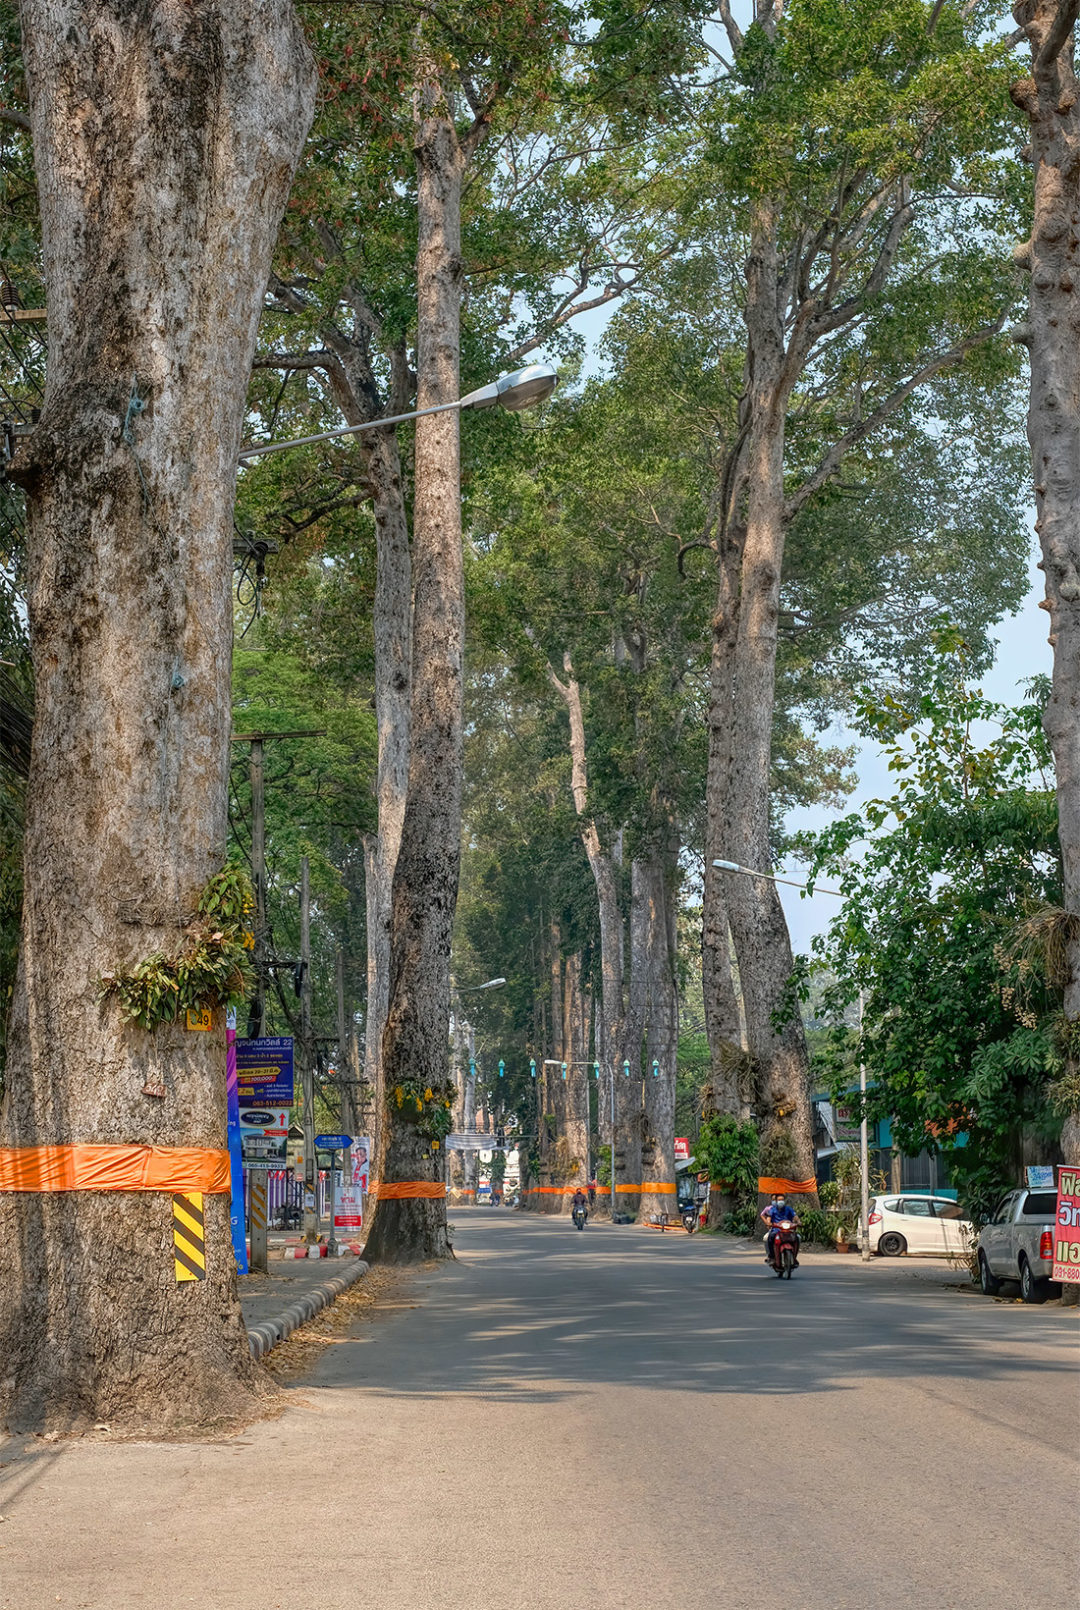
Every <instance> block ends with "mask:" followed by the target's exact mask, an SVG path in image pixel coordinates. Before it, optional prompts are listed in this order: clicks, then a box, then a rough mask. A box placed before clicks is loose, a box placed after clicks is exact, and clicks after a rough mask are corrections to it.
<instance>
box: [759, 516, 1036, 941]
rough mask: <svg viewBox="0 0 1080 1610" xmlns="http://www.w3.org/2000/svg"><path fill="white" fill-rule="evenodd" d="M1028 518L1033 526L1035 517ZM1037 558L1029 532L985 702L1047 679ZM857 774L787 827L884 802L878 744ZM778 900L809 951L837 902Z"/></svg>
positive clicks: (887, 788) (862, 755)
mask: <svg viewBox="0 0 1080 1610" xmlns="http://www.w3.org/2000/svg"><path fill="white" fill-rule="evenodd" d="M1031 518H1032V522H1034V518H1035V516H1034V513H1032V516H1031ZM1038 557H1039V555H1038V547H1037V543H1036V540H1035V536H1034V532H1033V533H1032V547H1031V556H1030V562H1029V579H1030V590H1029V592H1028V595H1027V597H1026V598H1025V600H1024V603H1023V607H1022V608H1021V609H1019V610H1018V611H1017V613H1016V614H1015V615H1010V616H1008V617H1006V619H1005V620H1003V621H1002V622H1001V624H1000V626H999V627H998V630H997V634H996V635H997V643H998V648H997V658H996V660H995V662H994V665H993V667H992V668H991V670H990V671H989V672H988V673H987V675H986V676H985V677H984V678H983V680H982V690H983V692H984V693H985V694H986V696H987V698H989V699H996V700H997V701H999V702H1000V703H1002V704H1017V703H1019V702H1020V700H1021V698H1022V697H1023V693H1022V690H1021V689H1020V687H1019V684H1020V683H1022V682H1024V681H1026V680H1027V678H1028V677H1031V676H1037V675H1038V674H1039V673H1040V672H1043V673H1045V674H1046V675H1049V674H1050V671H1051V669H1052V665H1051V660H1052V656H1051V652H1050V645H1049V643H1048V642H1047V632H1048V630H1049V624H1050V623H1049V616H1048V615H1047V613H1046V611H1045V610H1043V609H1040V608H1039V601H1040V599H1041V598H1042V597H1043V580H1042V574H1041V572H1040V571H1039V570H1037V569H1036V568H1035V565H1036V560H1037V559H1038ZM830 736H831V738H832V739H833V741H835V742H838V743H847V744H850V743H852V742H858V740H857V739H856V738H855V735H854V734H852V733H850V732H848V731H847V730H846V729H845V727H844V726H843V725H839V724H838V725H837V726H835V727H834V728H833V730H832V733H831V735H830ZM856 770H857V772H858V778H859V781H858V786H857V787H856V789H855V792H854V793H853V794H852V795H851V796H850V798H849V799H848V800H846V801H845V802H844V805H843V807H842V808H841V810H840V811H839V812H836V811H829V810H824V809H822V808H820V807H817V806H815V807H813V808H812V809H806V810H798V811H793V812H792V813H791V815H790V816H789V818H788V826H789V827H790V828H792V829H795V828H812V829H820V828H822V827H824V826H826V824H827V823H828V822H830V821H833V820H835V819H836V817H837V816H838V815H843V816H846V815H847V814H848V813H849V812H850V811H852V810H854V809H856V808H857V807H858V805H860V804H861V803H862V802H863V801H864V800H868V799H882V798H885V799H887V798H888V796H889V795H890V794H891V793H892V792H893V791H894V786H895V783H894V779H891V778H890V776H889V773H888V771H887V769H886V767H885V763H884V759H883V757H882V752H881V750H880V748H879V747H878V746H877V745H875V744H866V743H861V742H860V743H859V751H858V756H857V759H856ZM784 871H785V874H786V875H787V876H789V877H793V878H797V877H799V876H800V875H801V873H800V869H799V867H798V866H797V865H796V864H795V863H794V862H791V863H789V864H788V866H787V867H785V868H784ZM780 896H781V899H782V900H783V903H784V910H785V911H786V913H787V920H788V927H789V928H790V929H791V943H792V946H793V948H794V949H795V951H796V952H800V951H802V952H805V951H808V950H809V949H810V941H811V939H812V938H813V936H814V935H815V934H817V933H822V932H824V930H825V929H826V928H827V927H828V925H829V923H830V921H831V920H832V919H833V917H834V916H835V915H836V911H837V906H838V901H837V900H835V899H833V898H831V897H830V896H828V895H822V894H819V895H815V896H814V897H813V899H809V898H808V897H807V896H806V895H804V894H800V892H799V891H798V890H797V889H787V888H783V887H781V888H780Z"/></svg>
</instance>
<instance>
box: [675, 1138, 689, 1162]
mask: <svg viewBox="0 0 1080 1610" xmlns="http://www.w3.org/2000/svg"><path fill="white" fill-rule="evenodd" d="M675 1161H676V1162H677V1163H688V1162H689V1161H690V1140H689V1137H688V1136H686V1135H676V1136H675Z"/></svg>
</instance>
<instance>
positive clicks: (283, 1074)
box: [236, 1034, 293, 1107]
mask: <svg viewBox="0 0 1080 1610" xmlns="http://www.w3.org/2000/svg"><path fill="white" fill-rule="evenodd" d="M236 1079H237V1083H238V1084H239V1086H240V1105H241V1107H245V1106H246V1107H252V1106H255V1105H256V1104H259V1105H263V1104H265V1105H267V1106H271V1107H291V1106H292V1104H293V1039H292V1035H291V1034H282V1035H279V1036H278V1037H277V1038H276V1039H269V1040H237V1042H236Z"/></svg>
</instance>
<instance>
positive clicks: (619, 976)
mask: <svg viewBox="0 0 1080 1610" xmlns="http://www.w3.org/2000/svg"><path fill="white" fill-rule="evenodd" d="M563 669H564V672H565V675H566V681H565V682H563V681H561V680H560V679H559V677H558V676H556V674H555V672H554V670H553V669H552V668H551V667H550V666H549V667H548V677H549V680H550V682H551V684H552V686H553V687H554V688H555V690H556V692H558V693H559V694H560V696H561V697H562V699H563V700H564V702H565V704H566V710H567V715H568V716H569V720H570V763H571V791H572V793H573V798H574V810H575V811H576V813H577V818H578V825H579V831H580V834H581V842H582V844H583V845H584V847H585V854H586V856H587V857H588V861H589V867H590V870H591V871H592V875H593V882H594V884H595V885H596V899H597V906H598V908H599V918H600V978H601V995H600V1003H599V1009H598V1011H597V1024H596V1046H597V1057H598V1058H599V1061H600V1064H601V1068H602V1070H603V1076H606V1077H607V1078H613V1079H614V1081H615V1126H616V1134H615V1138H614V1141H613V1142H612V1143H611V1144H612V1158H613V1168H614V1172H615V1195H616V1211H618V1212H624V1213H635V1212H636V1211H637V1207H638V1201H639V1197H640V1192H641V1132H642V1106H641V1036H642V1030H643V1027H644V1010H645V987H646V986H645V972H644V956H645V935H646V931H647V930H646V927H645V924H644V920H643V918H644V910H643V901H644V893H643V890H642V889H641V887H640V886H639V883H638V882H637V881H635V880H636V879H637V869H636V868H635V869H632V874H631V884H632V892H631V914H630V934H631V952H630V954H631V977H630V981H629V984H630V987H629V990H627V987H626V977H625V974H626V967H625V944H624V932H623V916H622V911H621V910H620V906H619V890H618V882H617V879H616V870H615V861H614V857H613V856H611V855H609V854H606V853H605V852H604V850H603V848H602V846H601V843H600V834H599V832H598V831H597V828H596V823H595V821H594V820H593V818H592V816H591V814H590V812H589V773H588V764H587V758H586V754H585V718H584V713H583V710H582V704H581V687H580V685H579V683H578V682H577V680H576V678H575V676H574V672H573V664H572V661H571V659H570V656H569V654H567V655H565V656H564V658H563ZM635 891H636V892H635ZM635 956H636V958H637V960H636V962H635V960H634V958H635ZM635 968H636V970H635ZM627 1064H629V1073H627V1072H626V1071H625V1069H626V1066H627ZM603 1076H602V1081H601V1082H602V1083H603V1082H605V1081H604V1077H603ZM609 1089H610V1087H609ZM609 1111H610V1108H609ZM607 1122H608V1125H609V1126H610V1119H608V1120H607Z"/></svg>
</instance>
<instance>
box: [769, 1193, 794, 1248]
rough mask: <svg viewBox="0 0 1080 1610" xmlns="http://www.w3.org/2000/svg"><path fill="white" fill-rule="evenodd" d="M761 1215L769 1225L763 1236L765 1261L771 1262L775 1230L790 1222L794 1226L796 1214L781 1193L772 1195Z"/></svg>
mask: <svg viewBox="0 0 1080 1610" xmlns="http://www.w3.org/2000/svg"><path fill="white" fill-rule="evenodd" d="M761 1217H762V1218H763V1219H764V1221H765V1223H766V1224H767V1225H768V1226H769V1233H768V1235H767V1236H766V1237H765V1262H766V1263H772V1261H773V1242H774V1241H775V1240H776V1232H777V1230H779V1229H780V1227H781V1225H787V1224H790V1225H792V1226H794V1225H795V1224H796V1223H797V1222H798V1215H797V1214H796V1212H795V1209H794V1208H793V1207H792V1205H791V1203H790V1202H789V1201H787V1199H786V1198H785V1197H784V1195H783V1194H782V1193H781V1194H780V1195H778V1196H774V1197H773V1199H772V1201H771V1202H770V1203H769V1206H768V1207H767V1208H763V1209H762V1212H761ZM798 1261H799V1260H798V1258H796V1259H795V1262H796V1263H798Z"/></svg>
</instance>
